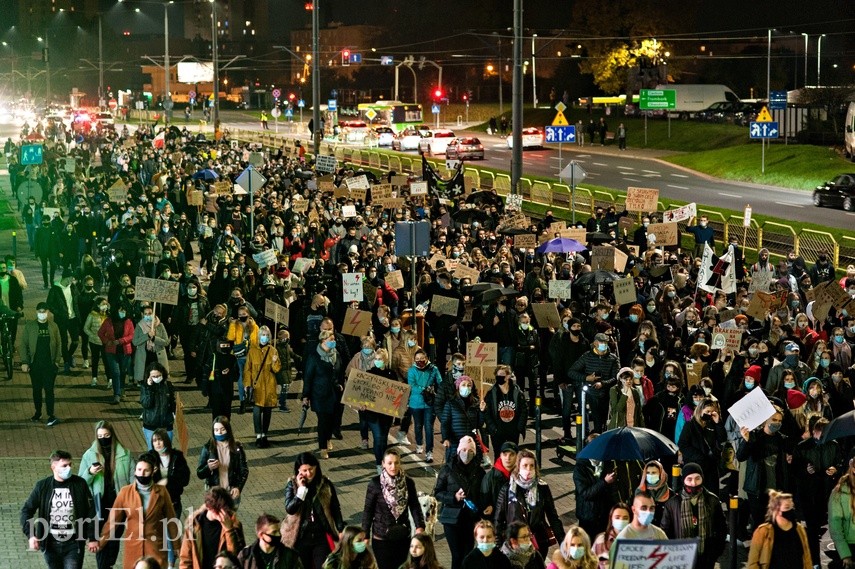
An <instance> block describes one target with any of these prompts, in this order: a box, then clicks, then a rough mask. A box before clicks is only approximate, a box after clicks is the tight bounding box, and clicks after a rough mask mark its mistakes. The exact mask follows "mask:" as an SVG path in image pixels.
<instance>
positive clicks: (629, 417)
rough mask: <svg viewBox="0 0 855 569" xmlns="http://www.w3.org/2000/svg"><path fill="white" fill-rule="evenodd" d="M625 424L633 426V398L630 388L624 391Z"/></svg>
mask: <svg viewBox="0 0 855 569" xmlns="http://www.w3.org/2000/svg"><path fill="white" fill-rule="evenodd" d="M626 426H627V427H634V426H635V399H633V397H632V388H631V387H630V388H629V393H626Z"/></svg>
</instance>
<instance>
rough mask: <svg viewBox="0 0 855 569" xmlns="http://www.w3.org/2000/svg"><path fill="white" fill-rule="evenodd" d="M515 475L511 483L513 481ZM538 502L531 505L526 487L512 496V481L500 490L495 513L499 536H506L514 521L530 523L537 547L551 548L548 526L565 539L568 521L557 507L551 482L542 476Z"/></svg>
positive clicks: (538, 481) (544, 549)
mask: <svg viewBox="0 0 855 569" xmlns="http://www.w3.org/2000/svg"><path fill="white" fill-rule="evenodd" d="M513 480H514V478H513V476H511V484H513ZM536 484H537V501H536V502H535V504H534V505H530V504H528V503H526V501H525V494H524V490H523V489H522V488H520V487H517V490H516V491H517V495H516V498H515V499H513V500H512V499H511V496H510V484H509V485H508V486H504V487H503V488H502V489H501V490H499V498H498V500H497V501H496V511H495V512H493V521H494V523H495V525H496V535H501V536H503V535H505V530H506V528H507V527H508V525H509V524H510V523H511V522H515V521H521V522H525V523H526V524H528V527H529V528H530V529H531V533H532V535H533V536H534V538H535V541H536V542H537V550H538V551H540V552H541V553H546V551H547V550H548V549H549V537H548V534H547V531H546V530H547V528H548V527H550V528H552V531H553V533H554V534H555V539H557V540H558V543H561V542H562V541H564V524H562V523H561V518H559V517H558V511H557V510H556V509H555V500H554V499H553V498H552V491H551V490H550V489H549V485H548V484H547V483H546V482H545V481H544V480H542V479H540V478H538V479H537V482H536Z"/></svg>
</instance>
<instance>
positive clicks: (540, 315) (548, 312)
mask: <svg viewBox="0 0 855 569" xmlns="http://www.w3.org/2000/svg"><path fill="white" fill-rule="evenodd" d="M531 308H532V310H533V311H534V319H535V320H537V325H538V327H539V328H554V329H556V330H557V329H558V328H561V316H560V315H559V314H558V307H557V306H555V305H554V304H553V303H551V302H535V303H534V304H532V305H531Z"/></svg>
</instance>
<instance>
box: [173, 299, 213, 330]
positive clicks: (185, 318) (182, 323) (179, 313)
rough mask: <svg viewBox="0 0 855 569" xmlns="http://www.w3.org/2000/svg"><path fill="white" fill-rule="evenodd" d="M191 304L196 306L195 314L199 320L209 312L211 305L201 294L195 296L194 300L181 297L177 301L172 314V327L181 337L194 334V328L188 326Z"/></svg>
mask: <svg viewBox="0 0 855 569" xmlns="http://www.w3.org/2000/svg"><path fill="white" fill-rule="evenodd" d="M193 304H196V305H197V313H198V315H199V320H202V319H203V318H205V316H206V315H207V314H208V313H209V312H210V311H211V304H210V302H208V297H207V296H203V295H202V294H201V293H198V294H197V295H196V298H190V297H187V296H182V297H181V298H180V299H179V301H178V306H176V307H175V311H174V312H173V313H172V326H173V327H174V328H175V331H176V332H178V334H180V335H181V337H184V336H189V335H192V334H193V333H194V326H193V325H191V324H190V309H191V306H192V305H193Z"/></svg>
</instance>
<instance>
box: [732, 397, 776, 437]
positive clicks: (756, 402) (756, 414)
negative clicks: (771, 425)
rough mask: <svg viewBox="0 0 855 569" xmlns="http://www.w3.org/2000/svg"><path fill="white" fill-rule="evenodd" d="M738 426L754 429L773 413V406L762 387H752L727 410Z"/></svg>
mask: <svg viewBox="0 0 855 569" xmlns="http://www.w3.org/2000/svg"><path fill="white" fill-rule="evenodd" d="M727 412H728V413H730V416H731V417H733V420H734V421H736V424H737V425H739V427H740V428H742V427H748V429H749V430H754V429H756V428H757V427H759V426H760V425H762V424H763V423H764V422H765V421H766V419H768V418H769V417H771V416H772V415H774V414H775V408H774V407H772V403H771V402H770V401H769V398H768V397H766V394H765V393H763V390H762V389H752V390H751V391H749V392H748V395H745V396H744V397H743V398H742V399H740V400H739V401H737V402H736V403H734V404H733V405H732V406H731V407H730V409H728V410H727Z"/></svg>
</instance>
